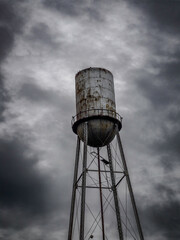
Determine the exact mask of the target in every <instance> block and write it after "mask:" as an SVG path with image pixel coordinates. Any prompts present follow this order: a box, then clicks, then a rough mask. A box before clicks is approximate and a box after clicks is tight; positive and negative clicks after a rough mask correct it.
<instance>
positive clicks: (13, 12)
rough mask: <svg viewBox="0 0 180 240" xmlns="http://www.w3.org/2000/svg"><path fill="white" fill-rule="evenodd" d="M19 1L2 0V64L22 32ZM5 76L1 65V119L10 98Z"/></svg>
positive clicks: (0, 48)
mask: <svg viewBox="0 0 180 240" xmlns="http://www.w3.org/2000/svg"><path fill="white" fill-rule="evenodd" d="M17 3H18V1H4V0H1V1H0V36H1V40H0V65H1V64H2V63H3V61H4V60H5V59H6V57H7V56H8V54H9V53H10V52H11V50H12V48H13V45H14V40H15V35H16V34H18V33H20V32H21V29H22V26H23V18H22V17H21V16H19V14H17V8H16V7H17ZM4 81H5V77H4V76H3V74H2V72H1V66H0V89H1V96H0V100H1V101H0V121H3V120H4V118H3V115H2V114H3V112H4V110H5V109H6V102H7V101H8V100H10V97H9V96H8V92H7V91H6V89H5V87H4Z"/></svg>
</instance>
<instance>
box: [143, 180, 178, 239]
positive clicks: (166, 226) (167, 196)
mask: <svg viewBox="0 0 180 240" xmlns="http://www.w3.org/2000/svg"><path fill="white" fill-rule="evenodd" d="M153 194H155V195H156V196H157V197H159V198H160V199H161V201H159V202H158V203H156V204H153V203H152V204H151V203H150V202H149V205H148V206H146V207H144V208H143V209H141V211H142V215H143V216H144V217H143V226H144V228H145V231H146V234H147V236H148V235H150V236H151V237H152V238H153V237H155V236H156V235H158V234H159V235H160V236H161V237H164V239H172V240H176V239H179V238H180V232H179V224H180V217H179V216H180V203H179V200H178V199H177V196H176V194H177V193H176V192H175V191H174V190H172V189H171V188H170V187H168V186H166V185H164V184H157V185H156V186H155V189H154V193H153Z"/></svg>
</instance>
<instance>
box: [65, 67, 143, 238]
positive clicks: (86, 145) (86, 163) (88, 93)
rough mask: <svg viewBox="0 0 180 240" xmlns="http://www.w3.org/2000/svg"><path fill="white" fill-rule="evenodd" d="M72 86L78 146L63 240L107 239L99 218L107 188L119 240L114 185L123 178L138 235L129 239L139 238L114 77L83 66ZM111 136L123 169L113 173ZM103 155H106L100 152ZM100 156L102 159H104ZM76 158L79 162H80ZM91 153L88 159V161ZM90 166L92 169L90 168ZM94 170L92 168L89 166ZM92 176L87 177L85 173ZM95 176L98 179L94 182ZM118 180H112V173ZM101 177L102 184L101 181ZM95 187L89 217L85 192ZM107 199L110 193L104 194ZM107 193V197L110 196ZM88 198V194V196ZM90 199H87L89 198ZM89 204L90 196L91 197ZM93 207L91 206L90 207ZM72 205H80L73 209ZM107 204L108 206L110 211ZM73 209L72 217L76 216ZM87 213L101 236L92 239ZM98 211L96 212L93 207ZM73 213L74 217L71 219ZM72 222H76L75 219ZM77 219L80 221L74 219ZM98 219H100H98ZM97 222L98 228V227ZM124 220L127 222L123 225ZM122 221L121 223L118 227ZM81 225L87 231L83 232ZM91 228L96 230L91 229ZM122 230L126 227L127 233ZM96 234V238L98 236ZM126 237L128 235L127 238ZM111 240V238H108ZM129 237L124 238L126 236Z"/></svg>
mask: <svg viewBox="0 0 180 240" xmlns="http://www.w3.org/2000/svg"><path fill="white" fill-rule="evenodd" d="M75 84H76V116H75V117H73V118H72V129H73V132H74V133H75V134H77V147H76V156H75V167H74V180H73V189H72V198H71V210H70V219H69V231H68V240H73V239H74V240H77V239H79V240H85V239H93V238H94V239H96V240H100V239H103V240H105V239H108V237H107V236H108V233H107V231H106V228H107V227H106V225H105V224H106V219H107V218H109V217H106V218H105V216H104V213H105V210H106V209H107V206H106V205H107V202H109V200H108V199H109V198H107V195H105V194H104V192H103V191H106V190H109V191H110V193H111V192H112V198H113V203H112V204H111V203H110V205H111V206H112V205H113V206H114V212H115V218H116V229H117V236H118V237H117V236H116V238H115V239H117V238H118V239H119V240H124V239H125V234H124V229H125V227H124V225H125V223H124V222H123V221H122V214H121V207H120V206H119V205H120V204H119V196H118V190H117V188H118V186H119V184H120V183H121V182H122V180H123V179H126V184H127V188H128V190H129V191H128V192H129V196H130V200H131V204H132V205H131V206H132V210H133V213H134V220H135V223H136V228H137V233H138V237H137V238H135V237H134V236H133V239H140V240H144V237H143V232H142V228H141V224H140V220H139V216H138V211H137V207H136V203H135V198H134V194H133V190H132V186H131V181H130V177H129V174H128V168H127V164H126V160H125V156H124V152H123V147H122V143H121V139H120V135H119V131H120V130H121V128H122V118H121V116H120V115H119V114H118V113H117V112H116V104H115V94H114V82H113V75H112V73H111V72H110V71H108V70H106V69H104V68H95V67H93V68H87V69H84V70H82V71H79V72H78V73H77V74H76V76H75ZM115 136H116V141H117V145H118V151H119V152H118V153H116V155H119V156H120V158H121V162H122V166H123V170H122V171H117V169H114V167H115V164H116V163H115V160H114V159H115V158H114V157H113V154H112V147H111V143H112V141H113V139H114V138H115ZM81 145H83V149H82V154H81V153H80V149H81ZM105 152H106V154H105ZM103 154H104V155H103ZM80 155H82V160H81V163H80ZM88 155H90V157H91V158H90V159H88ZM92 163H93V164H94V165H93V164H92ZM92 166H93V167H92ZM90 173H92V174H94V175H93V177H91V176H90V175H89V174H90ZM95 174H97V179H95ZM118 174H119V175H121V177H119V178H118V177H117V175H118ZM87 175H89V176H90V180H91V181H92V183H93V184H90V181H89V182H87ZM102 179H103V180H102ZM88 189H96V190H97V189H98V192H99V193H98V194H97V191H96V192H95V193H93V196H95V195H98V197H99V213H100V214H99V215H97V217H96V216H95V214H93V213H92V211H91V208H90V207H88V206H87V203H86V202H87V198H86V196H87V190H88ZM77 191H78V193H79V200H78V201H79V202H80V204H79V203H77V199H76V197H77ZM109 195H110V194H109ZM109 195H108V196H109ZM91 196H92V194H91V195H90V197H91ZM88 198H89V197H88ZM91 199H92V200H91V202H92V201H93V198H91ZM95 204H96V201H95V203H93V204H92V206H94V205H95ZM77 205H80V207H79V208H77ZM113 206H112V208H113ZM75 208H76V213H75ZM87 208H88V211H89V212H90V213H91V214H92V216H93V218H94V222H95V223H96V225H97V226H99V228H100V231H101V235H98V234H99V233H98V234H97V235H94V231H95V230H93V228H92V226H94V223H93V224H92V225H91V227H89V229H88V227H87V226H88V223H89V221H88V219H87V218H88V216H86V215H88V214H87V213H86V212H87ZM96 212H97V208H96ZM75 214H76V217H75ZM75 218H76V219H75ZM78 218H79V220H78ZM98 218H99V220H98ZM78 221H79V223H78V224H77V225H78V231H77V234H76V235H75V234H74V225H75V222H78ZM100 222H101V224H100ZM126 222H127V221H126ZM122 223H123V224H122ZM85 226H86V228H87V229H86V232H85ZM94 229H95V228H94ZM126 231H127V229H126ZM97 236H98V237H97ZM126 236H127V234H126ZM110 238H111V240H112V239H113V238H112V237H110ZM128 239H129V238H128Z"/></svg>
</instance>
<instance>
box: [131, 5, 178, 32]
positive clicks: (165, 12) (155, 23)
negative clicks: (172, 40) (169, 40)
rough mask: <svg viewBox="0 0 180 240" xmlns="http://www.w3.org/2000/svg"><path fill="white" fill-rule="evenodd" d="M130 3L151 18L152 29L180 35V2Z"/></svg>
mask: <svg viewBox="0 0 180 240" xmlns="http://www.w3.org/2000/svg"><path fill="white" fill-rule="evenodd" d="M128 2H130V3H131V4H132V5H133V6H134V7H137V8H140V9H141V10H142V11H143V13H144V14H145V15H146V16H147V17H149V24H150V25H151V27H152V28H158V29H160V30H161V32H164V31H165V32H169V33H174V34H179V33H180V30H179V22H180V2H179V0H172V1H169V0H157V1H156V0H142V1H139V0H129V1H128Z"/></svg>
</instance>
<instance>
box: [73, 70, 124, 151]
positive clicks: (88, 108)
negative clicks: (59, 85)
mask: <svg viewBox="0 0 180 240" xmlns="http://www.w3.org/2000/svg"><path fill="white" fill-rule="evenodd" d="M75 82H76V116H75V117H73V119H72V128H73V131H74V132H75V133H76V134H77V135H78V136H79V137H80V139H81V140H82V141H84V123H85V122H88V143H87V144H88V145H89V146H92V147H102V146H105V145H107V144H109V143H110V142H111V141H112V140H113V138H114V136H115V134H116V133H115V126H116V125H118V128H119V130H120V129H121V117H120V115H119V114H117V113H116V104H115V94H114V81H113V75H112V73H111V72H110V71H108V70H106V69H104V68H94V67H93V68H87V69H84V70H81V71H79V72H78V73H77V74H76V76H75Z"/></svg>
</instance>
